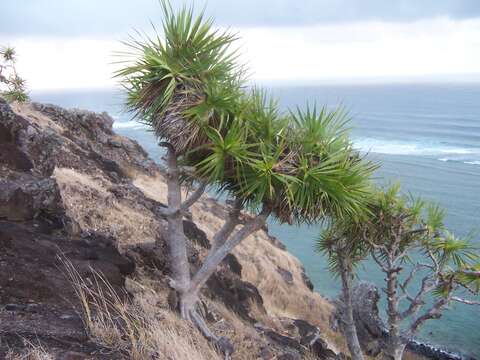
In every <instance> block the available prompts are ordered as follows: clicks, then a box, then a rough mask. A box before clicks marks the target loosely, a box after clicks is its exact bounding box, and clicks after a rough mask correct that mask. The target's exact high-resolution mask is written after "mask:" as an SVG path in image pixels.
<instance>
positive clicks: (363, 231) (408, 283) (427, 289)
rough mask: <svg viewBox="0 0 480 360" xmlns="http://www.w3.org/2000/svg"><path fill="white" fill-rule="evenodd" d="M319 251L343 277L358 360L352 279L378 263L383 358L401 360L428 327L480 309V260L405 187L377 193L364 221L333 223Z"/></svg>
mask: <svg viewBox="0 0 480 360" xmlns="http://www.w3.org/2000/svg"><path fill="white" fill-rule="evenodd" d="M318 249H319V250H321V251H322V252H324V253H326V254H327V255H328V257H329V265H330V268H331V271H332V272H333V273H335V274H338V275H340V276H341V279H342V294H343V296H342V300H343V307H344V316H343V320H344V321H345V324H343V328H344V333H345V336H346V339H347V343H348V346H349V349H350V352H351V354H352V359H362V358H363V356H362V353H361V349H360V344H359V341H358V336H357V333H356V327H355V322H354V318H353V304H352V297H351V291H352V282H351V280H352V277H353V276H354V275H355V269H356V266H357V265H358V264H359V263H360V262H361V261H363V260H364V259H365V258H366V257H367V256H368V255H370V256H371V257H372V259H373V261H374V262H375V263H376V264H377V265H378V266H379V268H380V270H381V271H382V272H384V273H385V284H386V286H385V288H384V289H383V290H384V292H385V293H386V295H387V301H386V303H387V309H386V313H387V329H388V337H387V338H386V340H385V344H383V345H384V346H383V347H382V353H383V358H385V359H389V360H391V359H394V360H400V359H402V357H403V353H404V351H405V348H406V345H407V344H408V342H409V341H411V340H412V339H413V337H414V336H415V335H416V334H417V333H418V330H419V329H420V328H421V326H422V325H424V324H425V322H426V321H429V320H432V319H438V318H440V317H441V316H442V313H443V311H444V310H446V309H447V308H448V306H449V305H450V304H452V303H454V302H459V303H463V304H468V305H479V304H480V302H479V301H478V298H477V296H478V294H479V290H480V271H479V270H480V265H479V263H478V260H479V253H478V251H477V250H476V249H475V248H474V247H472V246H471V245H470V244H469V242H468V241H466V240H465V239H459V238H456V237H455V236H454V235H453V234H451V233H450V232H448V230H446V228H445V225H444V211H443V209H441V208H440V207H439V206H438V205H435V204H431V203H427V202H425V201H422V200H420V199H415V198H412V197H407V196H404V195H402V194H401V193H400V186H399V185H393V186H391V187H389V188H387V189H385V190H383V189H377V190H372V195H371V199H370V203H369V205H368V208H367V211H366V212H365V213H364V215H363V216H362V217H357V219H349V218H343V219H333V221H331V222H329V223H328V226H327V227H326V228H325V229H324V231H323V232H322V234H321V237H320V239H319V243H318Z"/></svg>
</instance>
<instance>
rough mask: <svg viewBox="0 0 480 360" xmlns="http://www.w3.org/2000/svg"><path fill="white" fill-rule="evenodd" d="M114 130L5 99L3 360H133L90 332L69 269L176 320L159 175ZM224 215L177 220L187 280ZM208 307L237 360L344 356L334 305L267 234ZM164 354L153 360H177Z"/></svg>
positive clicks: (207, 207) (211, 206) (0, 167)
mask: <svg viewBox="0 0 480 360" xmlns="http://www.w3.org/2000/svg"><path fill="white" fill-rule="evenodd" d="M112 124H113V120H112V118H111V117H110V116H108V114H106V113H102V114H97V113H92V112H88V111H82V110H65V109H62V108H60V107H57V106H54V105H44V104H37V103H27V104H12V105H8V104H7V103H6V102H5V101H3V100H2V99H1V98H0V269H1V271H0V337H1V342H0V358H5V357H7V356H13V355H12V354H15V353H22V351H24V349H25V348H26V347H29V346H30V347H32V346H33V345H35V346H37V345H38V346H40V347H41V348H42V349H43V350H44V351H45V353H49V354H50V356H51V357H50V358H55V359H57V358H58V359H123V358H129V357H130V356H131V355H129V354H128V352H125V351H123V350H122V349H116V348H115V346H109V345H108V344H107V343H106V342H105V341H103V342H102V341H98V339H96V338H95V336H92V332H91V331H86V329H85V321H84V320H85V319H84V318H83V317H82V307H81V304H80V301H79V298H78V293H76V292H75V291H74V287H72V284H71V281H70V280H69V278H68V276H66V274H65V269H64V263H65V261H68V262H69V263H71V264H72V265H73V267H74V268H75V269H76V271H77V272H78V274H79V275H80V276H81V278H82V279H87V280H88V279H93V278H94V275H93V274H95V273H101V274H103V276H104V277H105V278H106V280H108V282H109V283H110V284H111V285H112V288H113V289H115V291H118V292H119V293H122V294H125V296H126V297H127V298H128V301H135V298H137V297H142V296H144V294H145V292H146V291H147V290H145V289H148V293H149V294H150V295H149V298H153V299H154V301H153V302H151V305H152V309H153V310H152V311H153V312H156V311H163V312H170V313H171V310H170V308H171V306H170V305H169V303H171V301H169V298H170V296H171V294H172V292H171V290H170V288H169V287H168V275H169V262H168V257H167V249H166V245H165V242H164V239H163V234H164V232H165V228H166V221H165V220H164V219H163V218H162V217H161V216H160V215H159V214H158V210H157V209H158V208H159V207H161V206H163V203H164V202H165V199H166V185H165V182H164V178H163V175H162V171H161V169H160V168H159V167H158V165H157V164H156V163H154V162H153V161H152V160H151V159H150V158H149V157H148V155H147V153H146V152H145V151H144V150H143V149H142V148H141V146H140V145H139V144H138V143H136V142H135V141H132V140H130V139H128V138H126V137H122V136H119V135H116V134H115V133H114V132H113V131H112ZM225 214H226V208H225V206H224V205H222V204H220V203H218V202H217V201H215V200H214V199H212V198H210V197H208V196H206V195H205V196H203V197H202V199H201V200H200V201H199V202H198V203H197V204H196V205H194V206H193V208H192V210H191V214H190V216H189V217H188V218H185V219H184V228H185V230H186V233H187V236H188V239H189V259H190V262H191V266H192V267H196V266H198V264H199V261H200V260H201V259H202V257H203V256H204V255H205V252H206V249H207V248H208V247H209V246H210V238H211V237H212V234H213V233H214V232H215V231H216V230H217V229H218V228H219V227H220V226H221V225H222V222H223V219H224V217H225ZM244 216H245V217H248V216H249V215H248V214H244ZM142 294H143V295H142ZM170 300H171V299H170ZM202 306H203V308H204V316H205V317H206V319H207V320H208V322H209V325H210V326H211V327H212V329H213V330H214V331H215V332H217V333H219V334H221V335H226V336H228V337H229V338H231V339H232V341H233V342H234V345H235V348H236V351H235V353H234V355H233V358H236V359H300V358H307V357H308V358H317V359H335V358H342V357H344V355H343V354H342V353H341V351H342V350H343V349H344V348H345V347H344V344H343V340H342V337H341V336H340V335H339V334H338V333H335V332H334V331H332V330H331V329H330V327H329V318H330V315H331V313H332V310H333V309H332V305H331V304H330V303H329V302H327V301H326V300H324V299H323V298H322V297H321V296H320V295H319V294H317V293H315V292H313V291H312V286H311V283H310V282H309V280H308V278H307V277H306V276H305V273H304V270H303V267H302V266H301V264H300V262H299V261H298V260H297V259H296V258H295V257H293V256H292V255H290V254H289V253H288V252H287V251H286V250H285V248H284V247H283V246H282V245H281V243H280V242H279V241H278V240H277V239H275V238H273V237H272V236H270V235H269V234H268V231H267V229H264V230H262V231H259V232H257V233H256V234H254V235H253V236H251V237H250V238H248V239H246V240H245V241H244V243H243V244H241V245H240V246H239V247H238V248H237V249H235V251H234V253H233V254H232V255H231V256H229V257H228V258H227V259H226V260H225V261H224V263H223V264H222V265H221V267H220V268H219V269H218V271H217V272H216V273H215V275H214V276H213V277H212V279H211V280H210V281H209V282H208V284H207V287H206V288H205V291H204V293H203V296H202ZM82 320H83V321H82ZM160 324H161V321H160ZM192 331H194V330H192ZM185 336H187V334H186V335H185ZM165 349H166V348H165ZM167 352H168V351H167V350H163V353H162V351H160V350H158V351H157V352H156V353H155V354H156V355H155V356H156V357H154V358H159V359H174V358H175V356H174V355H171V354H168V353H167ZM152 356H154V355H152ZM12 358H13V357H12ZM192 358H193V357H192Z"/></svg>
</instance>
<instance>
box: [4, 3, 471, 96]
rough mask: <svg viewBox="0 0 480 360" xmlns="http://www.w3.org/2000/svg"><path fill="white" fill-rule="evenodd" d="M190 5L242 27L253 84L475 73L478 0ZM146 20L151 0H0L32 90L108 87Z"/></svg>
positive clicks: (152, 13)
mask: <svg viewBox="0 0 480 360" xmlns="http://www.w3.org/2000/svg"><path fill="white" fill-rule="evenodd" d="M174 3H175V4H181V3H183V2H181V1H174ZM187 3H188V4H189V3H190V2H187ZM194 3H195V7H196V8H197V9H200V10H201V9H202V8H203V7H204V6H205V4H206V3H207V5H206V13H207V14H208V15H211V16H213V17H215V19H216V24H218V25H219V26H221V27H229V28H231V29H232V30H233V31H237V32H238V33H239V35H240V36H241V40H240V42H239V45H240V46H241V49H242V50H241V51H242V53H243V60H244V61H245V62H247V63H248V64H249V65H250V68H251V73H252V79H253V80H255V81H258V82H272V81H281V82H312V83H314V82H321V81H323V82H327V81H343V82H350V81H351V82H358V81H380V80H381V81H390V80H395V81H399V80H400V81H401V80H404V81H413V80H415V81H418V80H419V79H420V80H421V79H426V80H429V81H430V80H432V79H456V80H463V81H466V80H471V79H478V78H480V76H479V74H480V0H388V1H387V0H236V1H227V0H209V1H203V0H200V1H198V0H197V1H194ZM150 20H151V21H152V22H153V23H154V24H160V22H161V11H160V6H159V4H158V1H157V0H135V1H134V0H69V1H67V0H0V45H1V44H5V45H12V46H15V47H16V48H17V51H18V55H19V68H20V71H21V72H22V74H23V76H24V77H25V78H27V80H28V81H29V84H30V86H31V87H32V88H34V89H45V88H82V87H83V88H84V87H107V86H113V85H114V82H113V81H112V80H111V73H112V71H113V66H112V65H111V62H112V61H113V60H114V59H113V57H112V52H114V51H115V50H118V49H121V45H120V44H119V40H122V39H125V38H126V37H127V36H128V34H131V33H132V29H139V30H145V31H149V30H150V25H149V21H150Z"/></svg>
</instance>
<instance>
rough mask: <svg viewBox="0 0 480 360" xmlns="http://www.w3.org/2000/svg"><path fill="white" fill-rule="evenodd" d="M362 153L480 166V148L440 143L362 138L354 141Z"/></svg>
mask: <svg viewBox="0 0 480 360" xmlns="http://www.w3.org/2000/svg"><path fill="white" fill-rule="evenodd" d="M354 144H355V146H356V148H357V149H359V150H360V151H362V152H368V153H376V154H386V155H411V156H425V157H435V158H437V160H440V161H444V162H446V161H454V162H463V163H464V164H469V165H480V148H468V147H458V146H452V145H447V144H440V143H428V142H425V143H421V142H405V141H396V140H392V141H389V140H381V139H374V138H362V139H357V140H355V141H354Z"/></svg>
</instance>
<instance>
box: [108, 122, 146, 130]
mask: <svg viewBox="0 0 480 360" xmlns="http://www.w3.org/2000/svg"><path fill="white" fill-rule="evenodd" d="M113 128H114V129H145V128H146V126H145V125H144V124H141V123H139V122H138V121H134V120H130V121H115V122H114V123H113Z"/></svg>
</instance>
